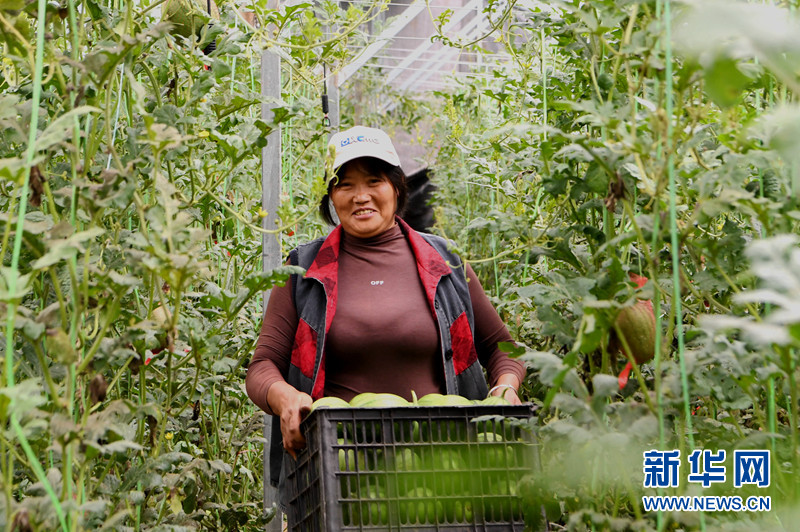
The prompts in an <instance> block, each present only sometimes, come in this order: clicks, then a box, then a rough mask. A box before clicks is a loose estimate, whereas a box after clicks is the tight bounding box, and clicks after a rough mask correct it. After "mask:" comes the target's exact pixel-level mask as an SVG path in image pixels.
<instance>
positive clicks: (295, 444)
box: [267, 382, 313, 460]
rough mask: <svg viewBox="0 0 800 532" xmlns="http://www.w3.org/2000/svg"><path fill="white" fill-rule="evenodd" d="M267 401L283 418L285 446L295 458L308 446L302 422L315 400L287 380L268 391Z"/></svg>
mask: <svg viewBox="0 0 800 532" xmlns="http://www.w3.org/2000/svg"><path fill="white" fill-rule="evenodd" d="M267 402H268V403H269V406H270V408H271V409H272V411H273V412H274V413H275V414H276V415H278V416H279V417H280V418H281V436H282V437H283V448H284V449H286V452H288V453H289V455H291V457H292V458H294V459H295V460H296V459H297V451H299V450H300V449H302V448H304V447H305V446H306V439H305V438H304V437H303V433H302V432H300V422H301V421H303V418H305V417H306V416H307V415H308V413H309V412H310V411H311V403H313V400H312V399H311V396H310V395H308V394H307V393H303V392H301V391H298V390H297V389H296V388H295V387H294V386H291V385H290V384H288V383H285V382H276V383H275V384H273V385H272V386H270V388H269V392H267Z"/></svg>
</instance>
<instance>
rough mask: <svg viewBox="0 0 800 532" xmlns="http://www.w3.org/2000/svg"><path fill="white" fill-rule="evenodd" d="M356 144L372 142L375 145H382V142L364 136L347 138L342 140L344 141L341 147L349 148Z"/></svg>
mask: <svg viewBox="0 0 800 532" xmlns="http://www.w3.org/2000/svg"><path fill="white" fill-rule="evenodd" d="M354 142H371V143H373V144H380V143H381V141H380V140H378V139H377V138H374V137H373V138H370V137H366V136H364V135H359V136H357V137H347V138H346V139H342V141H341V142H340V143H339V146H340V147H342V148H344V147H345V146H349V145H350V144H353V143H354Z"/></svg>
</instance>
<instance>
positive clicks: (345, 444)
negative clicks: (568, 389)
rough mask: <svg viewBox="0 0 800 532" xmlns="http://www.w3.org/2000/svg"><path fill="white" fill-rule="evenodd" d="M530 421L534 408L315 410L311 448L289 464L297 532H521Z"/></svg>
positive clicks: (309, 423) (306, 424)
mask: <svg viewBox="0 0 800 532" xmlns="http://www.w3.org/2000/svg"><path fill="white" fill-rule="evenodd" d="M531 415H532V410H531V408H530V407H529V406H525V405H522V406H510V405H509V406H506V405H498V406H494V405H472V406H412V407H395V408H321V409H318V410H315V411H314V412H312V413H311V415H309V416H308V418H307V419H306V420H304V421H303V424H302V430H303V433H304V435H305V437H306V444H307V445H306V448H305V449H304V450H303V451H302V452H300V453H298V458H297V461H295V460H293V459H291V458H289V457H288V456H287V457H286V459H285V461H284V467H285V468H287V469H286V470H287V472H288V474H287V481H286V488H287V493H288V495H289V497H288V502H289V512H288V518H289V526H290V529H291V530H293V531H302V532H329V531H338V530H342V531H345V530H418V531H442V530H461V531H470V530H473V531H501V530H503V531H506V530H511V531H516V530H520V531H521V530H523V529H524V519H523V516H522V508H521V505H520V502H519V498H518V497H517V486H518V484H519V482H520V480H521V479H522V477H524V476H525V475H528V474H531V472H532V470H533V464H534V453H533V448H532V445H531V443H532V441H531V435H530V433H529V432H528V431H527V430H524V429H523V428H522V427H520V424H519V423H515V422H514V419H513V418H516V419H527V418H529V417H531ZM487 416H489V417H487ZM476 418H477V419H476ZM478 419H480V420H478Z"/></svg>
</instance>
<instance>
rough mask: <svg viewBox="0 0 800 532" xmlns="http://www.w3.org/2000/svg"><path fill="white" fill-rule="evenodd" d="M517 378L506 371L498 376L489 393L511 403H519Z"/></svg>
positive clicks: (520, 402)
mask: <svg viewBox="0 0 800 532" xmlns="http://www.w3.org/2000/svg"><path fill="white" fill-rule="evenodd" d="M519 384H520V383H519V379H518V378H517V376H516V375H513V374H511V373H506V374H503V375H500V377H498V379H497V382H496V383H495V385H494V386H492V389H491V390H490V391H489V394H490V395H496V396H498V397H502V398H503V399H505V400H506V401H508V402H509V403H511V404H512V405H521V404H522V401H520V399H519V396H518V395H517V390H518V389H519Z"/></svg>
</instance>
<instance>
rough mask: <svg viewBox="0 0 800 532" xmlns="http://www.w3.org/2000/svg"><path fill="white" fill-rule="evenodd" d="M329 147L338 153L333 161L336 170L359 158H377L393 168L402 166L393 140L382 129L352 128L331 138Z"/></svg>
mask: <svg viewBox="0 0 800 532" xmlns="http://www.w3.org/2000/svg"><path fill="white" fill-rule="evenodd" d="M328 146H329V147H330V146H333V147H334V150H335V153H336V156H335V157H334V159H333V168H334V169H337V168H339V167H340V166H342V165H343V164H344V163H346V162H348V161H352V160H353V159H358V158H359V157H375V158H377V159H381V160H382V161H386V162H387V163H389V164H391V165H393V166H400V157H399V156H398V155H397V150H395V149H394V145H393V144H392V139H390V138H389V135H387V134H386V133H385V132H383V131H381V130H380V129H375V128H372V127H365V126H355V127H351V128H350V129H348V130H346V131H342V132H339V133H336V134H335V135H333V136H331V139H330V140H329V141H328Z"/></svg>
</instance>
